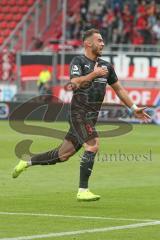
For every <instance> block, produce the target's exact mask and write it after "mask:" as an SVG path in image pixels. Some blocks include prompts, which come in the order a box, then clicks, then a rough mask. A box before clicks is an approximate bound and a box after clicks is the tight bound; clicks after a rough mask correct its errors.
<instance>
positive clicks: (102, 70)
mask: <svg viewBox="0 0 160 240" xmlns="http://www.w3.org/2000/svg"><path fill="white" fill-rule="evenodd" d="M94 73H95V75H96V77H102V76H107V75H108V69H107V67H106V68H103V67H98V62H96V64H95V66H94Z"/></svg>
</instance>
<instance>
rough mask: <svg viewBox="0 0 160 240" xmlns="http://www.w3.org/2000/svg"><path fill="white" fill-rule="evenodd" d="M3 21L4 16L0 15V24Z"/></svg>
mask: <svg viewBox="0 0 160 240" xmlns="http://www.w3.org/2000/svg"><path fill="white" fill-rule="evenodd" d="M3 20H4V14H3V13H1V14H0V22H1V21H3Z"/></svg>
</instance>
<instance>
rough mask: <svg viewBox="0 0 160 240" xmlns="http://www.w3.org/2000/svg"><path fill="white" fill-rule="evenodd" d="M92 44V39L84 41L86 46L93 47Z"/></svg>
mask: <svg viewBox="0 0 160 240" xmlns="http://www.w3.org/2000/svg"><path fill="white" fill-rule="evenodd" d="M91 46H92V43H91V41H90V39H86V40H85V41H84V47H91Z"/></svg>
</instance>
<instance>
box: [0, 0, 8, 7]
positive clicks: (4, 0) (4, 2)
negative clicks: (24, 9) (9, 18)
mask: <svg viewBox="0 0 160 240" xmlns="http://www.w3.org/2000/svg"><path fill="white" fill-rule="evenodd" d="M0 4H1V5H4V6H6V5H8V1H7V0H1V1H0Z"/></svg>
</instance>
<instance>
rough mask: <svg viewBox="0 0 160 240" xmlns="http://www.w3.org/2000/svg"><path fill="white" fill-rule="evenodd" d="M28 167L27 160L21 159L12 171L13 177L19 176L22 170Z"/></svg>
mask: <svg viewBox="0 0 160 240" xmlns="http://www.w3.org/2000/svg"><path fill="white" fill-rule="evenodd" d="M27 167H28V164H27V162H26V161H23V160H20V161H19V163H18V164H17V166H16V167H15V168H14V171H13V173H12V177H13V178H17V177H18V176H19V175H20V174H21V172H23V171H24V170H26V168H27Z"/></svg>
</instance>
